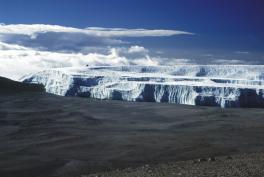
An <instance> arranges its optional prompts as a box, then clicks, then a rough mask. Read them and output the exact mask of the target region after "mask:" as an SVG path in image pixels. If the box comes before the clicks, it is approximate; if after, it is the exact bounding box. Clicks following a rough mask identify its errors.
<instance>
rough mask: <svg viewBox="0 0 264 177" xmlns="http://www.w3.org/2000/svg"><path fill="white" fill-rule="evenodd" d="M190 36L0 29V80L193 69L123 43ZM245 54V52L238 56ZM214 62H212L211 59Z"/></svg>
mask: <svg viewBox="0 0 264 177" xmlns="http://www.w3.org/2000/svg"><path fill="white" fill-rule="evenodd" d="M174 35H194V34H193V33H190V32H186V31H178V30H164V29H126V28H98V27H89V28H85V29H78V28H72V27H63V26H57V25H41V24H36V25H23V24H18V25H5V24H0V76H4V77H8V78H11V79H15V80H19V79H20V78H21V77H23V76H24V75H27V74H30V73H34V72H38V71H41V70H45V69H50V68H61V67H84V66H86V65H89V66H98V65H175V64H194V63H197V61H195V60H194V59H188V58H167V57H164V56H162V55H163V52H162V51H160V50H157V51H151V50H150V49H147V48H146V47H144V46H143V45H142V44H141V43H140V41H139V42H138V43H137V44H135V43H133V42H132V43H131V42H128V41H127V38H136V39H137V40H140V38H144V37H156V38H157V37H170V36H174ZM237 54H246V52H237ZM212 57H213V56H212ZM206 61H207V63H210V64H211V63H212V62H214V64H222V63H224V62H225V63H227V64H239V62H240V61H239V60H225V59H218V60H212V59H210V60H206Z"/></svg>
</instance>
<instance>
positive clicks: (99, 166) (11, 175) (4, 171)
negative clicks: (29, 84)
mask: <svg viewBox="0 0 264 177" xmlns="http://www.w3.org/2000/svg"><path fill="white" fill-rule="evenodd" d="M263 115H264V109H221V108H213V107H194V106H183V105H175V104H158V103H136V102H121V101H99V100H92V99H85V98H69V97H58V96H54V95H49V94H45V93H37V92H36V93H20V94H14V93H13V94H7V95H6V94H1V95H0V130H1V133H0V142H1V143H0V176H1V177H49V176H53V177H62V176H65V177H75V176H76V177H77V176H80V175H82V174H85V175H88V174H92V173H96V172H100V171H109V170H114V169H117V168H119V169H123V168H127V167H130V168H136V167H140V166H143V165H145V164H150V166H152V165H153V164H158V163H167V162H177V161H183V160H190V159H198V158H203V157H204V158H207V157H215V156H227V155H233V154H241V153H252V152H262V151H263V147H264V141H263V140H264V116H263ZM262 157H263V155H262ZM260 160H261V159H260ZM256 162H260V161H256ZM261 162H263V161H261ZM184 163H185V162H184ZM186 163H189V162H188V161H187V162H186ZM206 163H208V164H209V166H208V168H210V164H211V163H209V162H205V163H203V164H202V166H201V168H207V167H206V165H205V166H204V164H206ZM215 163H218V161H216V162H215ZM219 163H220V162H219ZM222 164H223V163H222ZM189 166H190V167H193V168H195V166H196V164H195V165H193V164H192V165H189ZM159 168H162V165H161V166H160V167H158V168H157V169H159ZM199 168H200V167H199ZM217 168H218V167H217ZM239 168H243V166H241V167H239ZM220 169H221V168H220ZM153 170H154V169H153ZM175 172H178V171H175ZM180 173H181V172H180ZM168 174H169V173H168ZM131 175H132V176H133V175H134V174H133V173H132V174H131ZM143 176H144V175H143Z"/></svg>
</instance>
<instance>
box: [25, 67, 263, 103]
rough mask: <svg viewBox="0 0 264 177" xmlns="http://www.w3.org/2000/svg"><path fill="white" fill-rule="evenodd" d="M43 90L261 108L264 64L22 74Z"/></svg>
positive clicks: (97, 96) (64, 93)
mask: <svg viewBox="0 0 264 177" xmlns="http://www.w3.org/2000/svg"><path fill="white" fill-rule="evenodd" d="M21 80H22V81H24V82H29V83H41V84H43V85H44V86H45V87H46V90H47V92H50V93H54V94H57V95H62V96H82V97H92V98H98V99H114V100H127V101H150V102H168V103H179V104H188V105H206V106H221V107H264V94H263V92H264V66H260V65H259V66H257V65H238V66H234V65H204V66H202V65H179V66H160V67H146V66H119V67H83V68H62V69H54V70H47V71H42V72H39V73H36V74H32V75H28V76H25V77H23V78H22V79H21Z"/></svg>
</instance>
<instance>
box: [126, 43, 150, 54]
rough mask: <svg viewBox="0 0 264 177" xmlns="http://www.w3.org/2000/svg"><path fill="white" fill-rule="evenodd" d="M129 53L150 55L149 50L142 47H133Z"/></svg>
mask: <svg viewBox="0 0 264 177" xmlns="http://www.w3.org/2000/svg"><path fill="white" fill-rule="evenodd" d="M128 53H148V50H147V49H145V48H144V47H142V46H137V45H135V46H131V47H130V48H129V49H128Z"/></svg>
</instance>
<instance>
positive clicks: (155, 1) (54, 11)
mask: <svg viewBox="0 0 264 177" xmlns="http://www.w3.org/2000/svg"><path fill="white" fill-rule="evenodd" d="M263 9H264V1H262V0H39V1H37V0H23V1H22V0H0V22H1V23H5V24H51V25H61V26H68V27H75V28H85V27H105V28H133V29H134V28H144V29H169V30H181V31H188V32H191V33H194V34H195V35H173V36H170V37H167V36H163V37H143V38H142V37H140V38H137V37H134V38H131V37H122V40H125V41H127V42H128V43H129V44H123V45H124V46H126V45H130V44H133V45H138V46H144V47H145V48H147V49H148V50H149V51H150V52H153V53H155V51H160V52H159V55H161V56H162V57H174V58H190V59H194V60H196V62H197V63H199V62H205V63H206V62H207V61H210V60H217V59H218V60H221V59H223V60H230V61H236V60H243V62H245V61H246V62H249V63H250V62H253V63H256V64H263V63H264V52H263V51H264V32H263V31H264V22H263V19H264V10H263ZM153 55H154V54H153Z"/></svg>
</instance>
